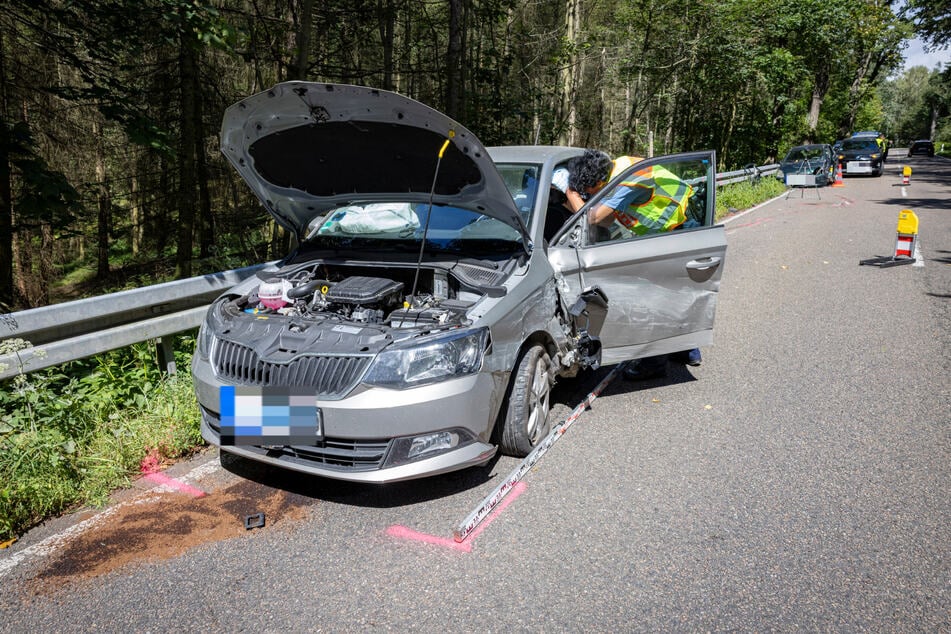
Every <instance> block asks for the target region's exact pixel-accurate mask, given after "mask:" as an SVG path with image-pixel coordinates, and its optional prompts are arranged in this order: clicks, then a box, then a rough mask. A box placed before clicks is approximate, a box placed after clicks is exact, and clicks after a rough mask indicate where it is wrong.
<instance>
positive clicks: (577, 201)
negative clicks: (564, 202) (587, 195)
mask: <svg viewBox="0 0 951 634" xmlns="http://www.w3.org/2000/svg"><path fill="white" fill-rule="evenodd" d="M565 196H566V197H567V198H568V208H569V209H571V213H575V212H577V211H578V210H579V209H581V208H582V207H584V199H583V198H582V197H581V194H579V193H578V192H576V191H575V190H573V189H571V188H570V187H569V188H568V191H566V192H565Z"/></svg>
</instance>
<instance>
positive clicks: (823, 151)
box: [776, 143, 835, 187]
mask: <svg viewBox="0 0 951 634" xmlns="http://www.w3.org/2000/svg"><path fill="white" fill-rule="evenodd" d="M790 176H793V177H796V176H815V184H816V185H818V186H820V187H825V186H826V185H831V184H832V183H833V182H834V181H835V155H834V154H833V152H832V147H831V146H830V145H828V144H825V143H814V144H810V145H797V146H796V147H794V148H791V149H790V150H789V151H788V152H786V156H784V157H783V160H782V161H780V163H779V171H777V172H776V178H778V179H779V180H781V181H783V182H784V183H786V184H787V185H794V184H795V185H802V184H803V183H802V182H798V181H797V179H796V178H793V179H790V178H789V177H790Z"/></svg>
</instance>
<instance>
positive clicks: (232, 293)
mask: <svg viewBox="0 0 951 634" xmlns="http://www.w3.org/2000/svg"><path fill="white" fill-rule="evenodd" d="M221 144H222V151H223V152H224V154H225V155H226V156H227V157H228V159H229V161H230V162H231V163H232V165H233V166H234V168H235V169H236V170H237V171H238V173H239V174H240V175H241V176H242V178H244V180H245V181H246V182H247V184H248V186H249V187H250V188H251V189H252V191H253V192H254V193H255V195H256V196H257V197H258V198H259V199H260V201H261V203H262V204H263V205H264V206H265V207H266V208H267V210H268V211H269V212H270V213H271V214H272V215H273V216H274V218H275V220H276V221H277V222H279V223H280V224H281V225H282V226H284V227H285V228H287V229H288V230H290V231H292V232H293V234H294V235H295V236H296V238H297V242H298V246H297V247H296V248H295V249H294V250H293V251H292V252H291V254H290V255H288V256H287V257H286V258H285V259H284V260H282V261H281V262H279V263H277V264H275V265H273V266H270V267H268V268H267V269H266V270H265V271H264V272H262V273H259V274H258V276H257V277H255V278H252V279H249V280H246V281H245V282H242V283H241V284H239V285H237V286H236V287H234V288H233V289H231V290H229V291H228V292H226V293H224V294H223V295H222V296H221V297H219V298H218V299H217V300H216V301H215V302H214V303H213V305H212V306H211V307H210V308H209V310H208V314H207V317H206V319H205V322H204V324H203V325H202V327H201V330H200V333H199V337H198V344H197V350H196V354H195V355H194V358H193V362H192V372H193V375H194V379H195V381H194V382H195V390H196V393H197V397H198V401H199V404H200V406H201V415H202V421H201V432H202V436H203V437H204V438H205V439H206V440H207V441H208V442H210V443H212V444H215V445H219V446H220V447H221V450H222V451H223V452H228V453H232V454H237V455H239V456H244V457H246V458H250V459H252V460H257V461H261V462H264V463H268V464H271V465H275V466H278V467H284V468H287V469H293V470H297V471H301V472H305V473H310V474H316V475H320V476H325V477H328V478H337V479H341V480H350V481H359V482H379V483H382V482H391V481H398V480H407V479H412V478H419V477H423V476H430V475H434V474H439V473H445V472H448V471H453V470H457V469H462V468H466V467H470V466H475V465H482V464H485V463H486V462H488V461H489V460H490V459H492V457H493V456H494V455H495V453H496V451H497V450H498V449H499V448H501V450H502V451H503V452H504V453H506V454H509V455H514V456H524V455H526V454H527V453H528V452H529V451H531V449H532V448H533V447H534V446H535V445H537V444H538V443H539V442H540V441H541V440H542V439H543V438H544V437H545V436H546V434H547V433H548V431H549V429H550V422H549V395H550V391H551V388H552V386H553V384H554V382H555V381H556V379H557V378H558V377H564V376H572V375H575V374H576V373H577V372H579V371H580V370H583V369H585V368H597V367H598V366H599V365H601V364H615V363H618V362H620V361H623V360H627V359H635V358H638V357H643V356H648V355H656V354H663V353H672V352H677V351H682V350H688V349H691V348H694V347H698V346H702V345H707V344H710V343H711V342H712V335H713V321H714V312H715V308H716V297H717V291H718V287H719V281H720V276H721V272H722V268H723V262H724V258H725V254H726V240H725V234H724V230H723V227H722V226H719V225H715V224H714V222H713V213H714V196H715V185H714V183H715V169H714V166H715V165H716V161H715V157H714V156H713V153H712V152H700V153H691V154H680V155H675V156H667V157H661V158H656V159H650V160H647V161H642V162H640V163H637V164H635V165H634V166H633V167H631V168H629V169H628V170H627V171H626V172H625V173H624V174H620V175H618V176H617V178H615V179H613V180H612V182H611V183H609V184H608V185H607V186H606V187H604V188H603V189H602V190H601V191H600V192H599V193H598V194H596V195H595V196H594V197H592V198H591V200H589V201H588V203H587V205H586V207H585V208H583V209H582V210H581V211H579V212H578V213H576V214H570V213H569V212H567V210H566V209H565V208H564V207H562V206H560V205H558V204H557V202H556V200H555V196H551V197H550V196H549V193H550V192H553V191H555V190H553V189H552V175H553V173H554V172H555V170H556V169H558V168H561V167H564V166H565V165H566V164H567V162H568V161H569V160H570V159H571V158H572V157H575V156H577V155H579V154H581V153H582V151H581V150H579V149H577V148H568V147H542V146H525V147H498V148H489V149H486V148H485V147H483V146H482V145H481V143H480V142H479V140H478V139H476V137H475V136H474V135H473V134H472V133H471V132H470V131H468V130H466V129H465V128H464V127H462V126H461V125H459V124H458V123H456V122H454V121H452V120H451V119H449V118H448V117H446V116H444V115H443V114H441V113H439V112H437V111H435V110H433V109H431V108H429V107H427V106H425V105H423V104H421V103H418V102H416V101H413V100H411V99H408V98H406V97H403V96H401V95H398V94H395V93H391V92H386V91H382V90H375V89H371V88H365V87H358V86H346V85H336V84H319V83H306V82H288V83H283V84H279V85H277V86H275V87H274V88H272V89H271V90H268V91H266V92H263V93H260V94H257V95H254V96H251V97H248V98H247V99H245V100H243V101H241V102H239V103H237V104H235V105H233V106H231V107H230V108H229V109H228V110H227V111H226V113H225V116H224V122H223V125H222V129H221ZM651 168H654V169H661V168H663V169H665V170H667V172H665V173H671V174H676V175H677V176H678V178H681V179H683V181H682V182H683V187H682V188H681V191H686V192H689V194H690V200H689V203H690V204H689V206H688V213H687V216H688V218H687V220H686V222H684V223H682V225H681V226H679V227H678V228H677V229H676V230H673V231H668V232H665V233H656V234H650V233H648V234H636V233H633V232H632V231H629V230H628V229H627V228H626V227H625V226H624V225H623V224H622V223H620V222H618V221H616V220H609V221H608V222H606V223H605V222H602V223H601V224H599V225H589V224H588V222H587V214H586V210H587V209H589V208H592V206H593V205H597V204H598V203H599V201H601V200H606V197H607V196H610V195H611V194H612V192H617V188H619V187H625V186H631V184H632V182H633V181H635V180H636V179H637V174H639V173H640V174H643V173H645V172H644V170H649V169H651ZM546 224H547V225H548V226H547V228H546ZM546 236H548V239H546Z"/></svg>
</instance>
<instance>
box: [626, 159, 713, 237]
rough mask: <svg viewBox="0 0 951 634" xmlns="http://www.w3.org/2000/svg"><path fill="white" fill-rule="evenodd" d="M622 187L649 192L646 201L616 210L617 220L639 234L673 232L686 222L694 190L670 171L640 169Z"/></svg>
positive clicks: (656, 168)
mask: <svg viewBox="0 0 951 634" xmlns="http://www.w3.org/2000/svg"><path fill="white" fill-rule="evenodd" d="M621 186H622V187H630V188H632V189H645V190H648V192H647V193H648V194H649V198H648V200H647V201H646V202H642V203H638V204H636V205H628V207H627V209H615V210H614V217H615V218H616V219H617V220H618V222H620V223H621V224H622V225H624V226H625V227H627V228H628V229H629V230H630V231H632V232H634V233H635V234H637V235H644V234H647V233H659V232H662V231H671V230H673V229H676V228H677V227H679V226H680V225H682V224H683V223H684V222H686V220H687V204H688V201H689V200H690V197H691V196H693V194H694V189H693V187H691V186H690V185H688V184H687V183H686V182H685V181H683V180H681V179H680V178H679V177H678V176H677V175H676V174H674V173H673V172H671V171H670V170H668V169H666V168H664V167H662V166H660V165H654V166H653V167H648V168H645V169H643V170H638V171H636V172H634V173H633V174H631V175H629V176H628V177H627V178H626V179H624V180H623V181H622V182H621Z"/></svg>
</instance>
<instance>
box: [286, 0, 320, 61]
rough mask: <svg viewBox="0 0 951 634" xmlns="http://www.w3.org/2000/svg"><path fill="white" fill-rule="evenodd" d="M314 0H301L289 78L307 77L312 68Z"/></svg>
mask: <svg viewBox="0 0 951 634" xmlns="http://www.w3.org/2000/svg"><path fill="white" fill-rule="evenodd" d="M313 15H314V0H301V3H300V17H299V19H298V24H297V33H296V34H295V40H296V41H295V45H294V48H295V50H296V52H297V54H296V55H295V56H294V64H293V66H291V68H290V72H289V73H288V77H287V78H288V79H300V80H303V79H307V70H308V69H309V68H310V32H311V25H312V24H313Z"/></svg>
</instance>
